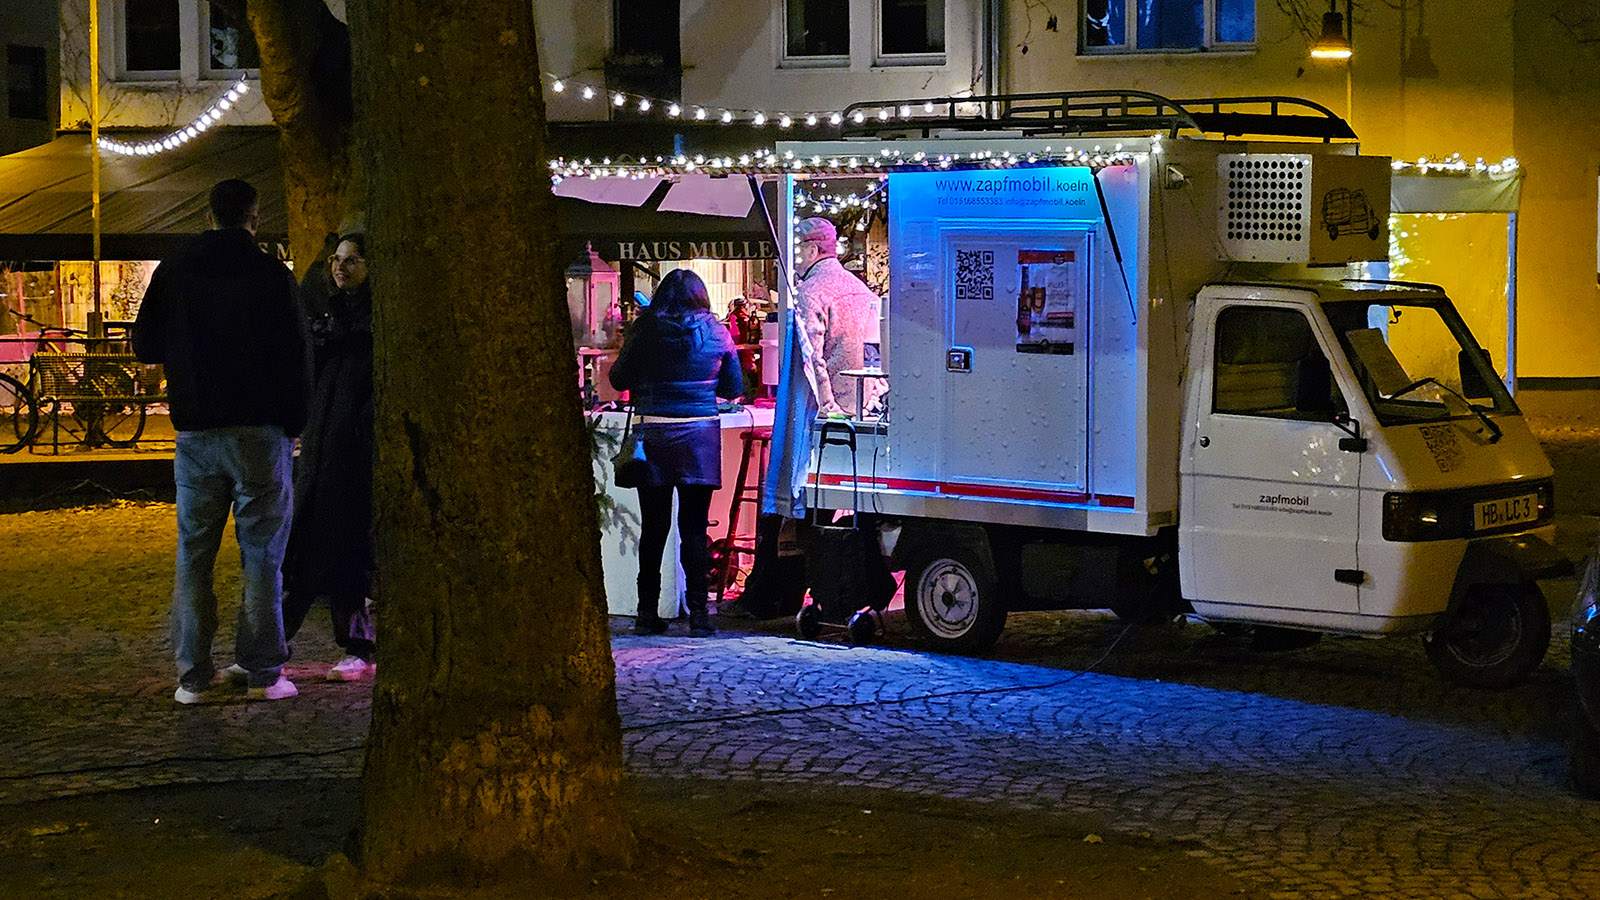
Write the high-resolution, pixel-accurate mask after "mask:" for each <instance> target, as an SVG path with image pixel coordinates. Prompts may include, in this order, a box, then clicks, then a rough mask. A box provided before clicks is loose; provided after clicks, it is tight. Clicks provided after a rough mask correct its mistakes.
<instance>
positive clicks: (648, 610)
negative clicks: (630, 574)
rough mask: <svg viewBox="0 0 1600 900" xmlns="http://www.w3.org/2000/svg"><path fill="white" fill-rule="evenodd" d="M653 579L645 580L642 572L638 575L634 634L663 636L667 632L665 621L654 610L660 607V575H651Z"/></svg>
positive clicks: (655, 573)
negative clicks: (637, 607) (637, 604)
mask: <svg viewBox="0 0 1600 900" xmlns="http://www.w3.org/2000/svg"><path fill="white" fill-rule="evenodd" d="M651 574H652V575H653V577H650V578H646V577H645V574H644V573H643V572H640V573H639V615H638V616H636V617H635V618H634V620H633V633H634V634H663V633H665V632H666V630H667V623H666V620H664V619H662V618H661V614H660V613H658V612H656V609H657V608H658V607H659V606H660V605H661V573H660V572H654V573H651Z"/></svg>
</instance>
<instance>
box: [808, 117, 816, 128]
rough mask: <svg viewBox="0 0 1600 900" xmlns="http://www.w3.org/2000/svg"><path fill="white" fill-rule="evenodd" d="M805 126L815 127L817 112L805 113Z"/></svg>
mask: <svg viewBox="0 0 1600 900" xmlns="http://www.w3.org/2000/svg"><path fill="white" fill-rule="evenodd" d="M806 127H807V128H815V127H817V114H816V113H806Z"/></svg>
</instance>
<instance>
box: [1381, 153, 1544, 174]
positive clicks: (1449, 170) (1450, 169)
mask: <svg viewBox="0 0 1600 900" xmlns="http://www.w3.org/2000/svg"><path fill="white" fill-rule="evenodd" d="M1390 166H1391V167H1392V168H1393V169H1394V170H1395V171H1396V172H1399V173H1403V174H1412V173H1416V174H1423V175H1431V174H1449V175H1487V176H1490V177H1499V176H1506V175H1512V174H1515V173H1516V172H1517V171H1518V170H1519V168H1520V164H1519V163H1518V162H1517V158H1516V157H1515V156H1508V157H1506V158H1505V159H1502V160H1500V161H1499V162H1497V163H1491V162H1485V161H1484V159H1483V157H1481V156H1480V157H1478V158H1477V159H1476V160H1474V161H1472V162H1467V161H1466V159H1464V158H1463V157H1462V156H1461V154H1459V153H1453V154H1451V155H1450V156H1447V157H1444V158H1443V159H1433V158H1430V157H1426V156H1425V157H1421V158H1419V159H1416V160H1404V159H1397V160H1395V161H1394V162H1392V163H1391V164H1390Z"/></svg>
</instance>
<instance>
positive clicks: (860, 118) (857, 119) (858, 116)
mask: <svg viewBox="0 0 1600 900" xmlns="http://www.w3.org/2000/svg"><path fill="white" fill-rule="evenodd" d="M866 120H867V117H866V116H864V115H862V113H861V110H859V109H858V110H856V111H855V112H854V113H852V114H851V115H850V121H852V122H854V123H856V124H857V125H860V124H861V123H862V122H865V121H866Z"/></svg>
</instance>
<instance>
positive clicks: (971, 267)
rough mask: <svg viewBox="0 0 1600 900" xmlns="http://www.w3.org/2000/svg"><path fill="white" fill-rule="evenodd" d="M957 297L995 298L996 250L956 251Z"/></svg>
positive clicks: (962, 298) (959, 298) (971, 298)
mask: <svg viewBox="0 0 1600 900" xmlns="http://www.w3.org/2000/svg"><path fill="white" fill-rule="evenodd" d="M956 299H957V300H993V299H994V251H993V250H957V251H956Z"/></svg>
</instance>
